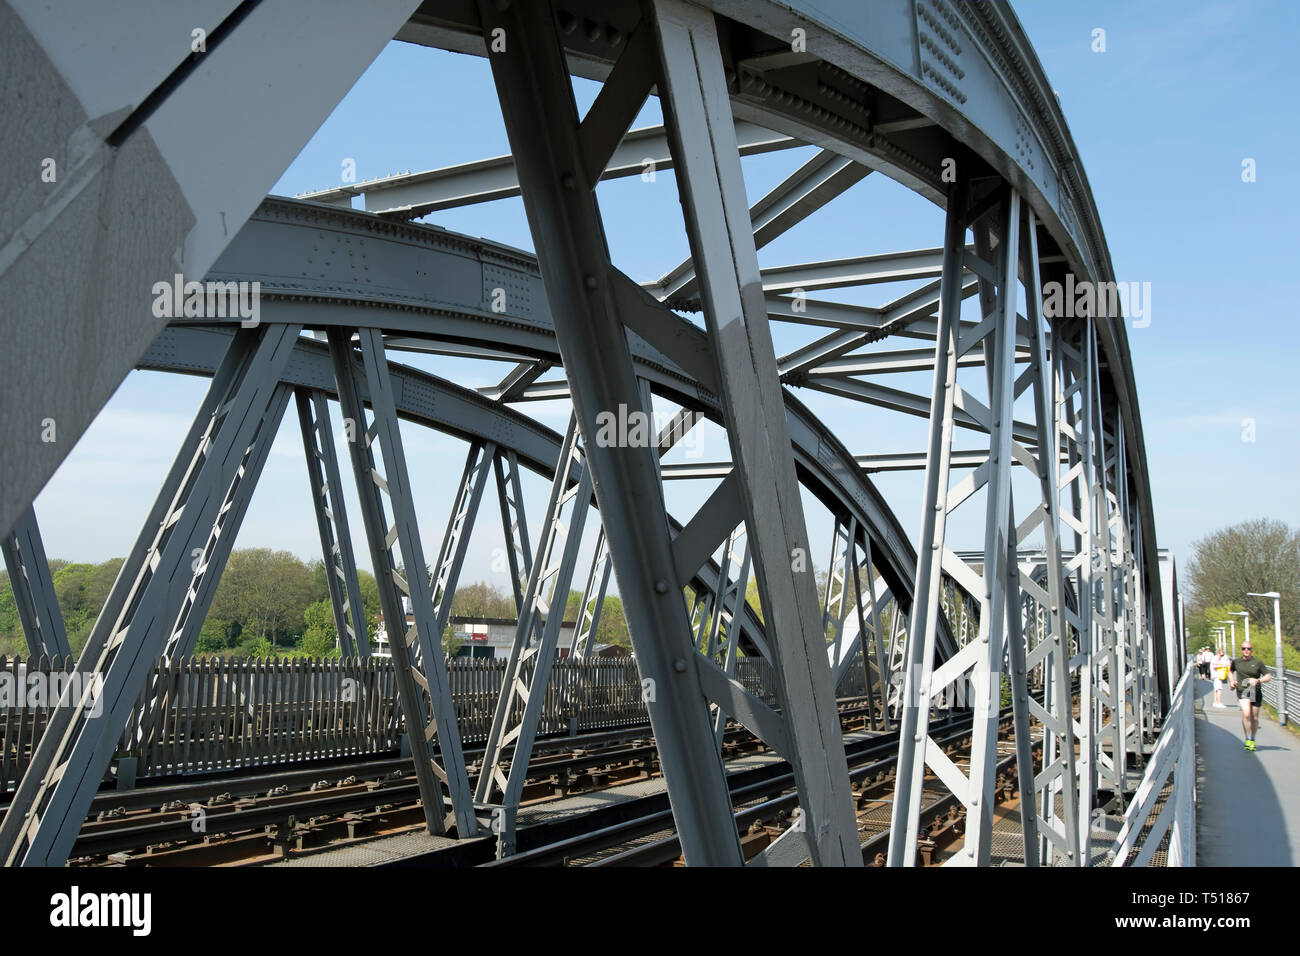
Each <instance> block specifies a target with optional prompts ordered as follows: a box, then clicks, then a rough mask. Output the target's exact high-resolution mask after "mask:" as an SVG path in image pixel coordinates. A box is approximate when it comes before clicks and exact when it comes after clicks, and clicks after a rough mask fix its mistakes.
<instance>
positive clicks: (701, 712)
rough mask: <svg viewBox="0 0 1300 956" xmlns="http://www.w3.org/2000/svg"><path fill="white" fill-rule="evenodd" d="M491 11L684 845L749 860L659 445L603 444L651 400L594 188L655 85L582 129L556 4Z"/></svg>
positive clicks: (612, 100) (527, 203) (505, 93)
mask: <svg viewBox="0 0 1300 956" xmlns="http://www.w3.org/2000/svg"><path fill="white" fill-rule="evenodd" d="M479 17H480V21H481V24H482V29H483V30H484V31H487V32H491V31H493V30H497V31H501V32H500V33H499V34H498V35H503V36H505V37H506V38H507V40H506V43H505V44H504V49H498V50H495V51H492V52H491V54H490V63H491V66H492V72H493V78H494V80H495V81H496V84H497V89H498V94H499V98H500V101H501V108H502V114H503V116H504V118H505V123H506V131H507V133H508V134H509V138H510V145H511V151H512V153H513V154H514V156H515V161H516V165H517V169H518V173H519V182H520V187H521V190H522V194H523V198H524V207H525V210H526V211H527V214H528V221H529V226H530V228H531V229H532V232H533V238H534V243H535V245H536V247H537V249H538V250H539V253H540V254H539V264H540V266H541V269H542V274H543V277H544V279H545V283H546V294H547V298H548V299H549V301H550V305H551V313H552V316H553V320H554V323H555V330H556V337H557V340H558V343H559V346H560V351H561V354H562V356H563V359H564V364H565V367H566V368H568V369H570V370H571V372H570V374H571V375H573V376H575V379H574V382H573V405H574V410H575V415H576V418H577V422H578V428H579V431H580V433H581V436H582V438H583V445H584V447H585V449H586V454H587V468H589V469H590V472H591V476H592V481H593V485H594V488H595V492H596V498H597V500H598V502H599V505H600V511H601V514H602V516H603V517H604V524H605V532H606V535H607V537H608V540H609V548H610V553H611V555H612V556H613V562H614V571H615V574H616V575H618V582H619V590H620V593H621V594H622V595H623V601H624V606H625V608H626V609H627V612H628V613H627V617H628V626H629V631H630V633H631V637H632V641H633V646H634V647H635V648H636V653H637V660H638V666H639V668H640V670H641V673H642V675H643V680H645V679H648V680H650V681H652V682H654V683H653V684H652V685H651V686H653V687H655V688H656V693H654V694H652V695H650V698H649V699H648V701H647V703H648V709H649V713H650V721H651V725H652V727H653V728H654V731H655V737H656V739H657V740H658V741H659V742H660V758H661V761H662V765H663V770H664V777H665V779H666V781H667V783H668V788H669V794H670V799H671V802H672V807H673V815H674V818H675V819H676V822H677V828H678V832H679V834H680V835H681V842H682V850H683V853H684V854H685V856H686V858H687V859H688V860H690V861H692V862H696V863H705V864H733V865H734V864H739V863H740V862H741V855H740V844H739V840H738V837H737V834H736V832H735V827H734V825H733V823H732V817H731V808H730V800H729V798H728V794H727V789H726V784H725V781H724V780H723V774H722V763H721V760H720V758H719V756H718V754H717V751H716V749H715V748H714V746H713V739H712V728H711V726H710V725H709V719H708V718H709V714H708V708H707V697H706V695H705V691H704V687H703V686H702V679H701V674H702V672H703V668H700V667H698V666H697V667H691V664H690V662H692V661H695V662H697V663H698V661H700V660H702V658H700V657H699V656H698V655H697V654H695V653H694V651H693V648H692V646H691V640H690V634H689V630H688V622H687V621H686V615H685V608H684V606H683V605H682V600H681V596H680V591H679V590H678V588H677V587H675V586H674V584H673V583H671V582H674V581H675V580H676V578H677V577H678V575H677V574H675V573H674V569H675V565H676V563H677V562H676V561H675V555H674V553H673V547H672V541H671V539H670V538H669V534H668V528H667V525H666V523H665V522H664V521H663V520H662V518H661V517H660V516H661V515H663V514H664V505H663V492H662V488H661V487H660V482H659V478H658V475H657V472H656V470H655V467H654V453H653V451H652V450H651V449H650V448H649V447H648V446H640V447H618V446H611V447H603V446H602V444H601V443H600V442H599V441H597V434H598V430H599V426H598V421H597V415H598V413H600V412H602V411H606V412H609V411H613V412H614V413H615V414H617V410H619V409H623V410H627V409H637V408H640V407H641V396H640V390H639V388H638V385H637V381H636V375H635V372H634V370H633V367H632V362H631V355H630V354H629V352H628V347H627V343H626V337H625V332H624V326H623V320H624V317H625V315H626V313H627V312H628V311H629V309H628V304H627V302H626V295H623V296H620V294H619V280H618V277H617V276H616V275H615V273H614V270H613V269H612V267H611V265H610V261H609V252H608V248H607V246H606V243H605V237H604V231H603V226H602V224H601V221H600V214H599V211H598V209H597V205H596V199H595V194H594V191H593V187H594V185H595V182H596V180H597V179H598V177H599V172H600V170H602V169H603V168H604V166H605V161H606V159H607V155H608V151H607V150H606V149H602V145H601V144H604V146H607V147H612V146H613V144H615V143H617V141H618V139H619V138H620V137H621V135H622V133H623V132H624V131H625V130H626V128H627V126H628V125H629V123H630V120H631V118H632V116H634V115H635V113H636V111H637V110H638V109H639V108H640V103H641V101H642V100H644V98H645V96H646V95H648V93H649V89H650V81H649V78H648V77H643V76H637V75H630V76H629V75H626V74H622V73H619V71H617V70H616V73H615V75H614V76H611V80H610V83H611V84H613V85H607V86H606V89H605V91H603V92H602V94H601V96H600V97H599V98H598V100H597V103H596V104H595V105H593V107H592V110H591V114H590V116H589V118H588V122H587V124H585V125H586V129H585V130H582V129H580V127H579V123H578V117H577V109H576V106H575V105H574V101H573V92H572V89H571V87H570V84H569V79H568V73H567V70H566V68H565V64H564V60H563V58H562V55H561V50H560V44H559V41H558V40H557V38H556V33H555V31H556V27H555V22H554V17H553V14H552V13H551V11H550V9H549V4H537V5H533V4H513V5H509V6H507V7H505V8H504V9H500V8H498V7H496V6H495V5H493V4H490V3H482V4H480V5H479ZM616 80H617V82H616ZM591 117H595V118H596V120H597V122H596V123H593V122H592V121H591ZM620 126H621V127H622V128H621V129H620V128H619V127H620ZM611 132H612V135H611ZM593 140H594V141H595V142H594V143H593V142H592V141H593ZM584 141H585V142H584ZM584 146H585V148H584ZM588 150H591V151H592V152H591V153H590V154H589V153H588ZM602 153H603V154H604V155H602ZM593 157H594V158H595V160H596V161H595V162H592V158H593ZM710 550H712V549H710ZM539 562H540V558H539ZM683 583H684V582H683Z"/></svg>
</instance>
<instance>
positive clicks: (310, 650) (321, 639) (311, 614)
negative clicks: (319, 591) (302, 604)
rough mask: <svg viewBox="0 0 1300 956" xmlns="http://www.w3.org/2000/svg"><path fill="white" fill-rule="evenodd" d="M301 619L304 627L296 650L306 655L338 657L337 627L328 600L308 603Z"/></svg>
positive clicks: (332, 609)
mask: <svg viewBox="0 0 1300 956" xmlns="http://www.w3.org/2000/svg"><path fill="white" fill-rule="evenodd" d="M302 619H303V624H304V625H305V627H304V628H303V632H302V638H301V640H299V641H298V650H299V651H301V652H302V653H303V655H304V656H306V657H313V658H323V657H338V656H339V653H340V651H339V648H338V646H337V643H338V628H336V627H335V626H334V608H333V606H332V605H331V604H330V602H329V600H328V599H325V600H323V601H314V602H313V603H311V604H308V605H307V609H306V610H305V611H303V615H302Z"/></svg>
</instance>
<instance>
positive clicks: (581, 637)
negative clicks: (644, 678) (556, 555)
mask: <svg viewBox="0 0 1300 956" xmlns="http://www.w3.org/2000/svg"><path fill="white" fill-rule="evenodd" d="M613 570H614V567H613V565H612V564H611V563H610V560H609V547H608V545H607V544H606V542H605V529H604V528H602V529H601V530H600V533H599V534H598V535H597V536H596V552H595V554H594V555H593V556H592V559H591V569H590V570H589V571H588V572H587V583H586V585H584V586H583V589H582V606H581V607H580V608H578V620H577V625H576V626H575V627H574V630H573V647H572V649H571V650H570V651H569V656H570V657H572V658H575V659H577V660H584V661H585V660H587V658H589V657H590V656H591V652H592V650H594V649H595V646H596V630H597V628H599V627H600V614H601V611H602V610H603V609H604V606H605V592H606V590H608V588H609V576H610V573H611V572H612V571H613Z"/></svg>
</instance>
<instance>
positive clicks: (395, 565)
mask: <svg viewBox="0 0 1300 956" xmlns="http://www.w3.org/2000/svg"><path fill="white" fill-rule="evenodd" d="M358 335H359V345H360V347H361V355H360V359H361V362H362V363H363V370H359V369H357V368H356V365H357V355H356V353H355V351H354V349H353V348H352V341H351V336H350V335H348V334H347V332H346V331H345V330H340V329H331V330H330V333H329V350H330V358H331V360H332V362H333V365H334V376H335V380H336V381H337V383H338V396H339V405H340V407H341V408H342V411H343V417H344V420H345V422H348V421H350V422H351V425H352V427H351V428H350V429H349V432H348V437H349V441H348V451H349V455H350V458H351V460H352V470H353V477H354V478H355V480H356V486H357V494H358V497H359V498H360V501H361V517H362V520H363V521H364V522H365V527H366V539H367V541H368V542H369V545H370V558H371V564H372V567H373V568H374V569H375V582H376V583H377V584H378V586H379V600H380V604H381V605H382V607H383V614H384V621H385V628H386V629H387V631H388V634H389V638H390V641H389V643H390V646H391V648H392V655H393V663H394V665H395V669H396V673H397V688H398V694H399V696H400V698H401V705H402V715H403V717H404V718H405V720H406V733H407V736H408V738H409V739H410V743H411V753H412V755H413V757H414V761H415V772H416V776H417V779H418V780H419V786H420V799H421V802H422V803H423V806H424V818H425V824H426V826H427V827H428V829H429V832H431V833H444V832H445V831H446V830H447V829H449V828H450V827H451V826H452V824H453V823H454V825H455V827H456V831H457V833H458V834H459V835H460V836H461V837H469V836H474V835H475V834H476V833H477V832H478V820H477V818H476V816H475V814H474V804H473V798H472V795H471V791H470V787H469V776H468V773H467V771H466V767H465V755H464V753H463V752H462V750H461V742H460V730H459V728H458V726H457V723H456V710H455V706H454V704H453V702H452V699H451V689H450V686H449V684H448V679H447V670H446V667H445V665H444V664H443V658H442V632H441V630H439V629H438V628H437V622H438V621H439V620H444V621H445V618H446V614H447V613H448V607H449V605H450V594H449V593H447V592H444V593H443V594H442V595H441V597H442V598H443V600H441V601H440V602H439V606H437V607H435V605H434V593H433V592H434V587H435V582H433V581H430V580H429V579H428V578H426V577H425V573H426V572H425V568H426V565H425V561H424V548H423V545H422V544H421V542H420V531H419V527H418V526H417V524H416V520H415V505H414V502H413V500H412V497H411V479H410V476H409V475H408V473H407V469H406V455H405V452H404V451H403V448H402V438H401V433H400V431H399V430H398V426H397V407H396V401H395V399H394V396H393V386H392V376H391V375H390V374H389V370H388V359H387V358H386V356H385V355H384V346H383V337H382V336H381V335H380V333H379V332H377V331H376V330H374V329H361V330H360V332H359V333H358ZM363 377H364V379H365V381H366V387H367V391H368V392H369V396H370V405H371V409H372V411H373V415H372V417H371V420H370V421H369V422H368V421H367V418H366V411H365V405H364V404H363V402H362V397H361V391H360V389H359V387H358V380H359V379H361V378H363ZM473 455H474V450H471V457H472V456H473ZM489 457H490V456H489ZM486 460H487V459H486V458H485V463H484V464H483V465H482V466H481V468H480V471H481V480H480V481H479V482H477V483H476V484H475V488H476V489H477V492H476V494H475V500H476V501H477V499H478V497H480V496H481V494H482V487H483V482H484V481H486V477H487V469H486ZM381 465H382V468H383V471H382V472H381V471H380V470H379V469H380V467H381ZM467 471H468V466H467ZM385 498H386V499H387V501H388V507H385V504H384V500H385ZM457 506H458V508H459V506H460V501H459V500H458V502H457ZM390 511H391V515H392V521H391V524H390V522H389V517H388V515H389V514H390ZM458 513H459V512H454V513H453V525H454V524H455V523H456V514H458ZM452 535H453V528H452V527H448V530H447V538H446V539H444V549H446V548H447V541H448V540H449V539H450V538H451V537H452ZM459 554H460V555H461V556H462V557H463V551H461V552H459ZM443 557H444V558H445V555H444V556H443ZM445 567H446V565H443V566H440V567H439V569H438V572H437V573H438V574H439V576H440V578H439V580H438V581H437V584H439V585H441V584H443V581H442V579H441V575H442V574H443V573H444V568H445ZM454 569H458V564H457V565H455V568H454ZM454 584H455V582H454V581H452V582H451V586H452V587H453V588H454ZM408 600H409V603H410V614H411V616H412V617H413V618H414V622H413V623H411V624H410V625H409V626H408V624H407V606H406V605H407V601H408ZM439 759H440V760H441V763H439ZM444 787H446V793H447V795H448V796H449V797H450V799H451V811H450V812H449V813H445V815H444V800H443V796H444V790H443V788H444Z"/></svg>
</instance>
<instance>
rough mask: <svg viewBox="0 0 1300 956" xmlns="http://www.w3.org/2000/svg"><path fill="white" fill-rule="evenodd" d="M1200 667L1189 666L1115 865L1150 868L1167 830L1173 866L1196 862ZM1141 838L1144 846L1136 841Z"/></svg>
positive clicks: (1127, 819)
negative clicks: (1166, 793) (1164, 796)
mask: <svg viewBox="0 0 1300 956" xmlns="http://www.w3.org/2000/svg"><path fill="white" fill-rule="evenodd" d="M1195 673H1196V668H1195V666H1194V665H1192V664H1188V665H1187V667H1186V668H1185V669H1184V670H1183V676H1182V679H1181V680H1179V682H1178V686H1177V688H1176V689H1175V690H1174V695H1173V704H1172V706H1171V707H1170V709H1169V714H1168V715H1167V717H1166V719H1165V723H1164V726H1163V727H1162V728H1161V730H1160V736H1159V737H1158V738H1157V740H1156V744H1155V747H1154V749H1153V750H1152V752H1151V758H1150V760H1149V761H1148V762H1147V765H1146V767H1145V769H1144V771H1143V774H1142V782H1141V783H1140V784H1138V788H1137V792H1136V793H1135V794H1134V795H1133V802H1132V803H1130V804H1129V807H1128V811H1127V812H1126V813H1125V815H1124V823H1123V825H1122V826H1121V828H1120V832H1119V834H1118V835H1117V836H1116V837H1115V843H1114V845H1113V846H1112V847H1111V849H1110V851H1109V853H1108V856H1109V858H1110V865H1111V866H1147V865H1148V864H1149V863H1150V862H1151V858H1152V856H1154V855H1155V853H1156V851H1157V850H1158V849H1159V847H1160V845H1161V842H1162V840H1163V838H1164V836H1165V834H1166V833H1168V834H1169V850H1168V861H1169V865H1170V866H1195V865H1196V719H1195V716H1194V713H1193V710H1194V705H1195V702H1196V694H1195V691H1194V688H1195V686H1196V678H1195V676H1194V675H1195ZM1171 775H1172V776H1173V793H1172V795H1171V796H1170V798H1169V799H1166V800H1165V802H1164V805H1163V806H1162V808H1161V810H1160V812H1159V813H1158V814H1156V817H1155V820H1154V821H1151V825H1150V829H1149V830H1146V831H1145V832H1144V825H1145V824H1147V823H1148V821H1149V818H1150V815H1151V811H1152V810H1153V809H1154V807H1155V802H1156V800H1157V798H1158V797H1159V796H1160V794H1161V793H1162V792H1163V791H1164V790H1165V788H1166V787H1167V785H1168V780H1169V777H1170V776H1171ZM1139 838H1141V840H1142V843H1141V846H1138V840H1139Z"/></svg>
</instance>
